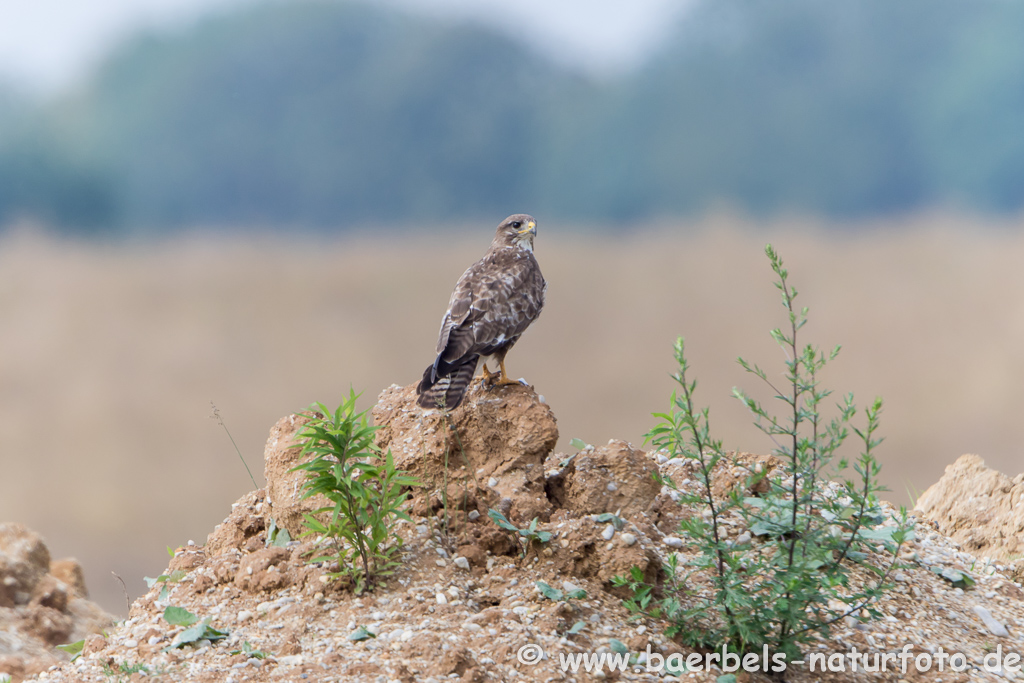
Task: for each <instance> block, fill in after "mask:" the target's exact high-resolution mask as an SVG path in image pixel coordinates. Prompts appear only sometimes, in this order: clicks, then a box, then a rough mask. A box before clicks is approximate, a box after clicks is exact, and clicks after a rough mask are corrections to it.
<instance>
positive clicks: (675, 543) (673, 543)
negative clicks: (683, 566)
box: [663, 536, 683, 548]
mask: <svg viewBox="0 0 1024 683" xmlns="http://www.w3.org/2000/svg"><path fill="white" fill-rule="evenodd" d="M663 542H664V543H665V545H667V546H668V547H669V548H682V547H683V539H681V538H679V537H678V536H666V537H665V540H664V541H663Z"/></svg>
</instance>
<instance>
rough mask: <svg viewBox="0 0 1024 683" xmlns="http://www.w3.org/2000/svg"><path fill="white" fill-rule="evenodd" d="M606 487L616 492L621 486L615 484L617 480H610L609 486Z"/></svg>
mask: <svg viewBox="0 0 1024 683" xmlns="http://www.w3.org/2000/svg"><path fill="white" fill-rule="evenodd" d="M606 488H607V489H608V490H609V491H613V492H614V491H618V490H619V487H618V486H616V485H615V482H614V481H610V482H608V486H607V487H606Z"/></svg>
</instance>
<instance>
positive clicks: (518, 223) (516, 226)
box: [512, 221, 523, 230]
mask: <svg viewBox="0 0 1024 683" xmlns="http://www.w3.org/2000/svg"><path fill="white" fill-rule="evenodd" d="M522 226H523V224H522V223H520V222H519V221H512V227H513V228H515V229H516V230H518V229H519V228H521V227H522Z"/></svg>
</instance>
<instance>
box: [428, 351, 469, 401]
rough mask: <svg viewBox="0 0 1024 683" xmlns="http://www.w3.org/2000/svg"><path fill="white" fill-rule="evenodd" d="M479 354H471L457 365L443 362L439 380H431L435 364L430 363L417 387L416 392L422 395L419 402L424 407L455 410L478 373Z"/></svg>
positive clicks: (438, 374) (438, 375)
mask: <svg viewBox="0 0 1024 683" xmlns="http://www.w3.org/2000/svg"><path fill="white" fill-rule="evenodd" d="M478 359H479V356H471V357H470V358H467V359H466V360H465V362H464V363H460V364H459V365H456V366H448V365H447V363H442V366H447V367H439V368H438V373H437V381H435V382H431V377H432V376H433V374H434V366H433V365H428V366H427V369H426V370H425V371H424V372H423V379H422V380H421V381H420V383H419V386H417V387H416V393H418V394H419V395H420V398H419V401H418V402H419V404H420V406H422V407H424V408H443V409H447V410H454V409H455V408H457V407H458V406H459V404H460V403H462V399H463V398H464V397H465V395H466V389H468V388H469V383H470V381H472V379H473V375H474V374H476V363H477V360H478Z"/></svg>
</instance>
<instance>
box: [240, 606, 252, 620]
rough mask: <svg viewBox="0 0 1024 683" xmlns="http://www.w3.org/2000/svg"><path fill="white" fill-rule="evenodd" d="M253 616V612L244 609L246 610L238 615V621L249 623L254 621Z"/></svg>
mask: <svg viewBox="0 0 1024 683" xmlns="http://www.w3.org/2000/svg"><path fill="white" fill-rule="evenodd" d="M252 616H253V615H252V612H250V611H249V610H247V609H244V610H242V611H241V612H239V613H238V620H239V621H249V620H250V619H252Z"/></svg>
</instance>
